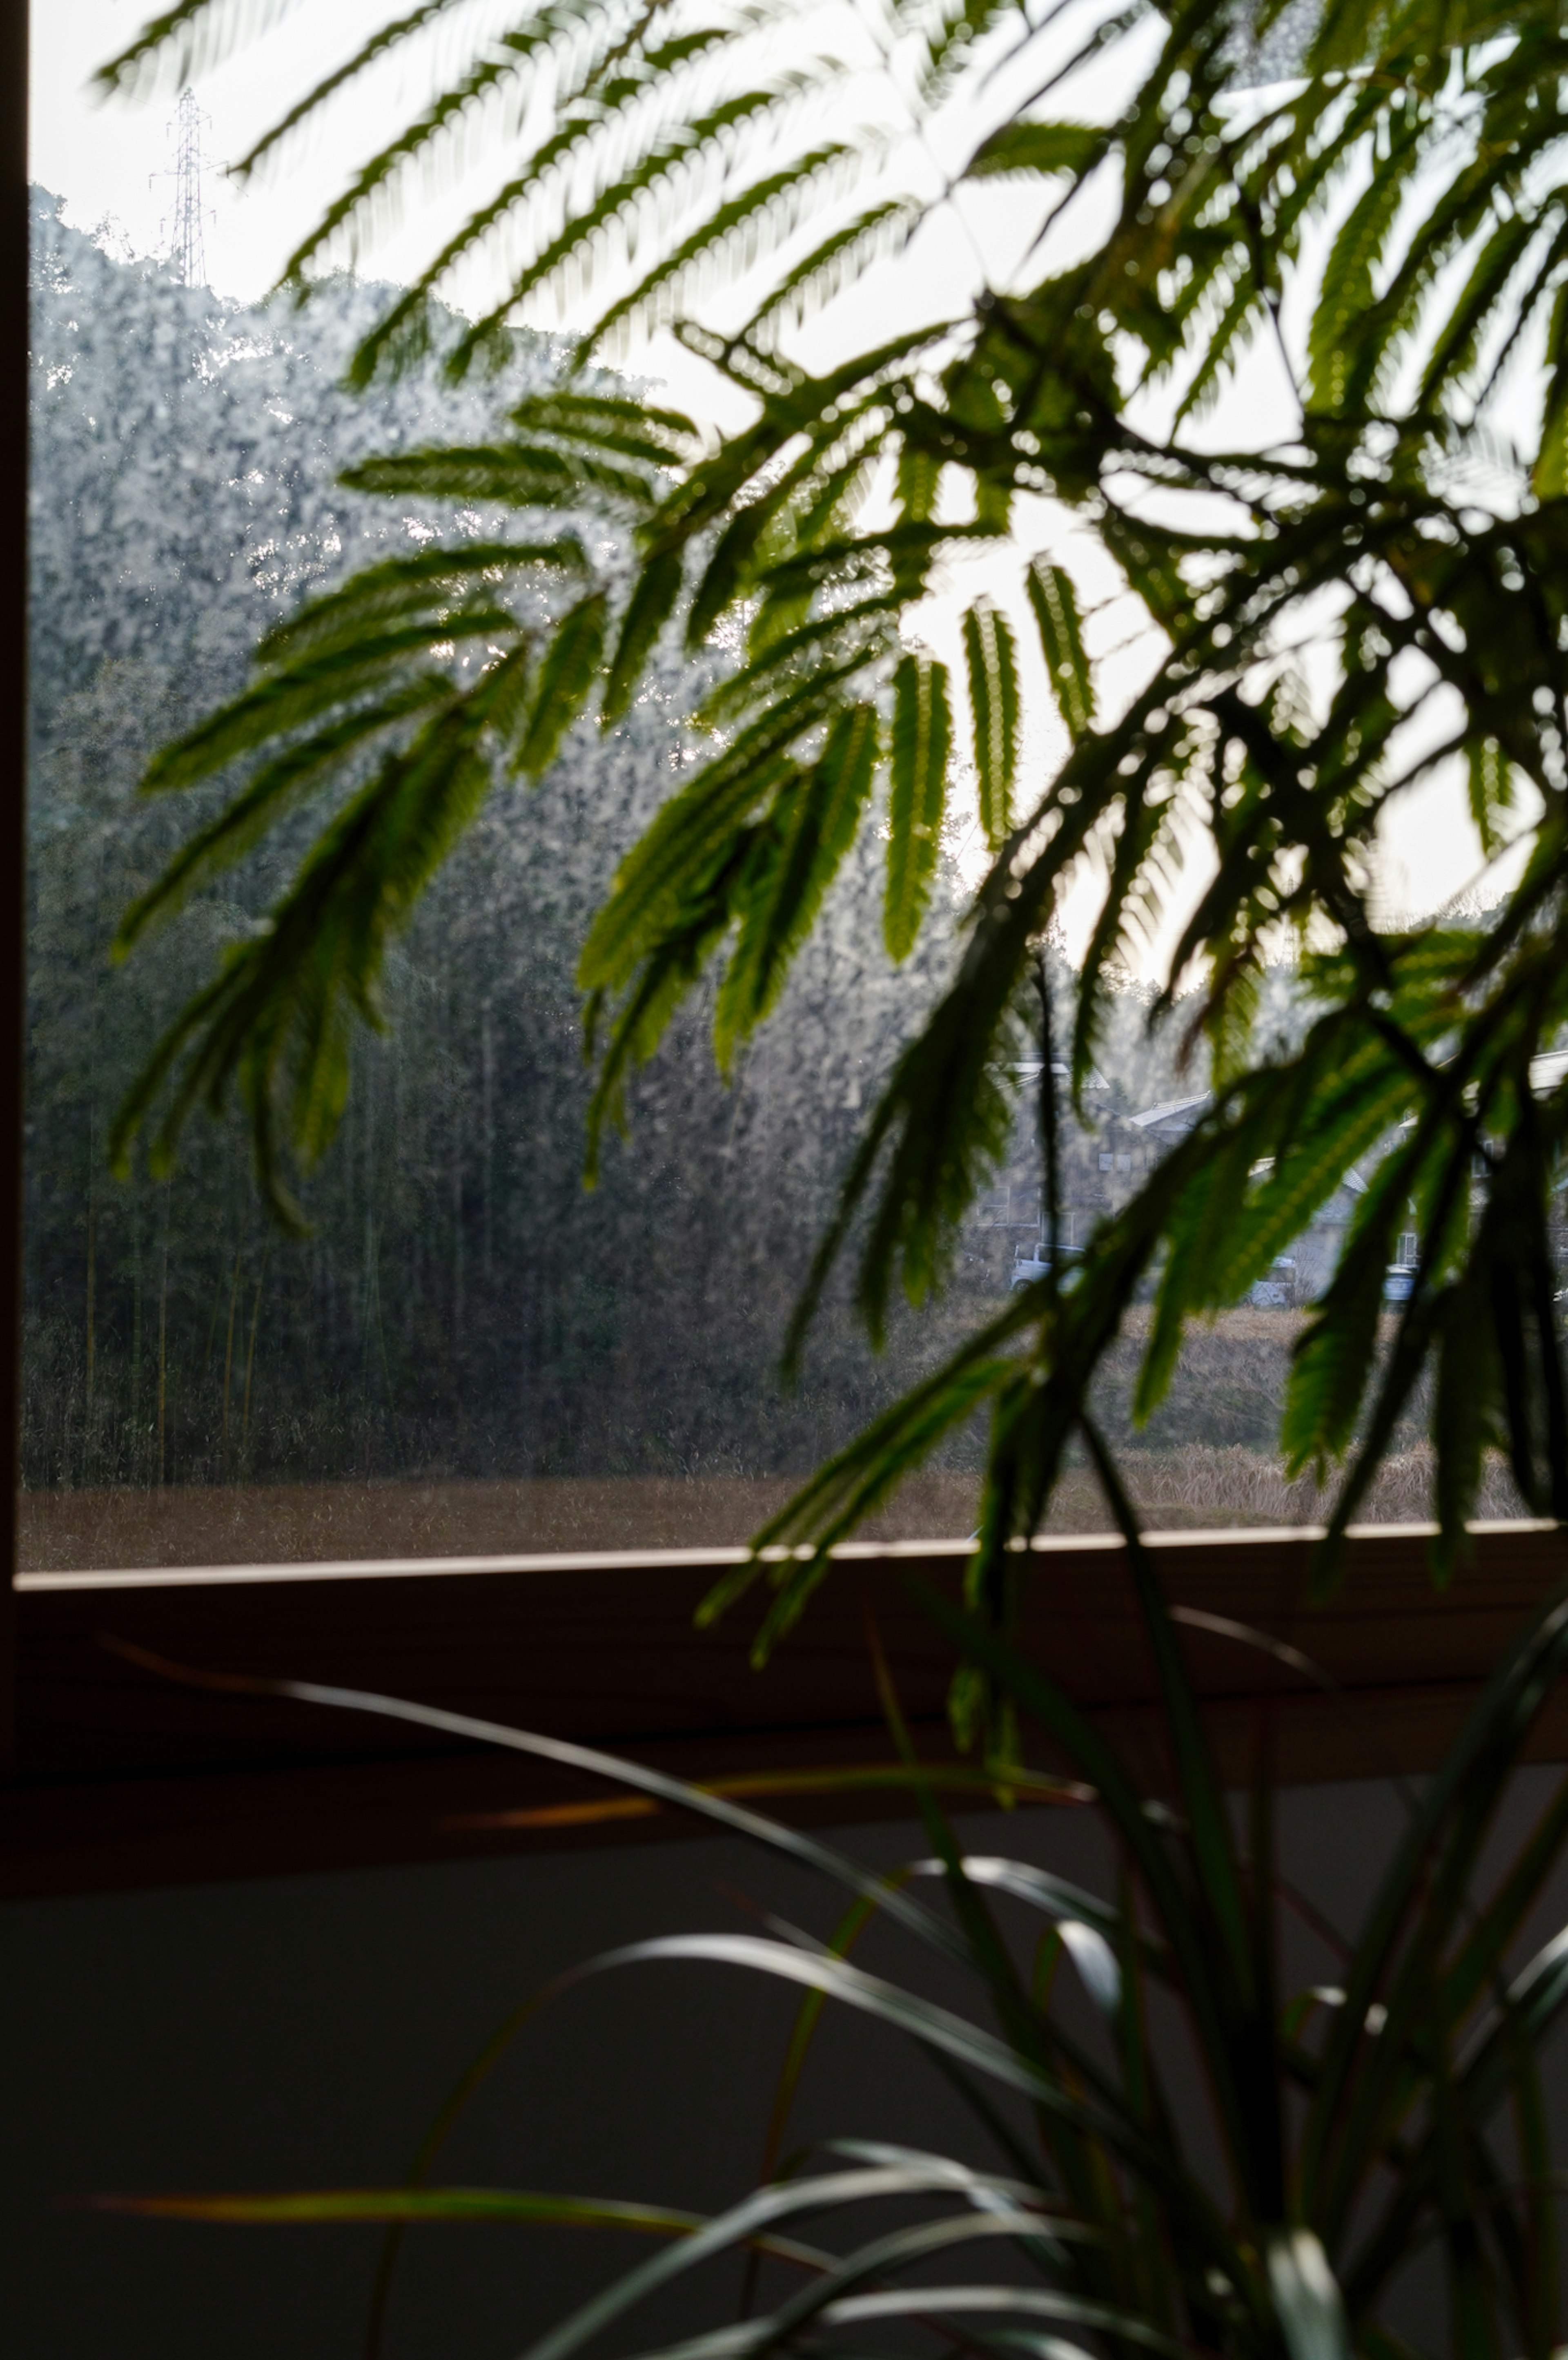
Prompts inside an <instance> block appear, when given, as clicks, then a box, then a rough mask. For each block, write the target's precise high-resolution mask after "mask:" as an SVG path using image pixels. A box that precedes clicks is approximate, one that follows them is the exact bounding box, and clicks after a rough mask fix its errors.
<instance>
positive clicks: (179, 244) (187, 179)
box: [151, 90, 212, 287]
mask: <svg viewBox="0 0 1568 2360" xmlns="http://www.w3.org/2000/svg"><path fill="white" fill-rule="evenodd" d="M211 128H212V117H211V116H210V115H204V114H203V113H202V111H201V108H200V107H199V106H198V105H197V104H196V93H195V92H194V91H193V90H182V91H181V92H180V111H179V113H178V114H177V115H175V118H174V120H173V122H172V123H171V124H170V125H169V137H170V138H171V139H172V141H173V143H174V163H173V166H172V169H170V170H169V171H167V172H161V173H159V172H155V173H154V174H153V175H152V176H151V177H152V178H153V179H154V180H172V181H173V182H174V213H173V217H172V219H169V218H167V217H166V218H165V220H164V221H163V222H162V224H160V231H161V235H162V239H163V249H164V252H165V254H166V255H167V256H168V257H169V261H170V262H171V263H172V264H173V266H174V268H175V270H176V271H177V272H178V274H179V278H180V285H181V286H182V287H205V285H206V284H207V255H206V246H205V242H204V239H203V235H202V224H203V223H204V222H206V221H209V220H211V219H212V213H211V210H210V208H208V207H207V206H205V205H203V203H202V202H201V176H202V174H203V172H204V171H205V170H206V168H207V158H206V153H205V150H204V148H203V146H202V135H203V133H204V132H206V131H209V130H211Z"/></svg>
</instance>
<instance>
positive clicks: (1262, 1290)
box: [1247, 1254, 1296, 1311]
mask: <svg viewBox="0 0 1568 2360" xmlns="http://www.w3.org/2000/svg"><path fill="white" fill-rule="evenodd" d="M1247 1301H1248V1303H1249V1304H1250V1305H1251V1306H1252V1308H1253V1309H1254V1310H1255V1311H1290V1310H1291V1309H1293V1308H1294V1306H1295V1301H1296V1265H1295V1262H1293V1261H1292V1259H1291V1257H1290V1255H1289V1254H1276V1255H1275V1257H1274V1260H1273V1262H1271V1263H1270V1264H1269V1275H1268V1277H1267V1278H1255V1279H1254V1280H1253V1282H1252V1284H1251V1285H1250V1286H1249V1287H1248V1288H1247Z"/></svg>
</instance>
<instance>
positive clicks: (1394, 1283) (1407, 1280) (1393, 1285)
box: [1383, 1262, 1416, 1303]
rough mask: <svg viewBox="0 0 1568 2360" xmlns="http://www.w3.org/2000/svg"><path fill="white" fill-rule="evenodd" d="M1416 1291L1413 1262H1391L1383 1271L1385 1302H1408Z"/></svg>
mask: <svg viewBox="0 0 1568 2360" xmlns="http://www.w3.org/2000/svg"><path fill="white" fill-rule="evenodd" d="M1415 1291H1416V1265H1415V1263H1414V1262H1390V1263H1389V1264H1388V1269H1387V1270H1386V1271H1385V1273H1383V1300H1384V1302H1385V1303H1408V1302H1409V1301H1410V1297H1411V1295H1413V1294H1414V1293H1415Z"/></svg>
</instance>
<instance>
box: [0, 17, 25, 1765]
mask: <svg viewBox="0 0 1568 2360" xmlns="http://www.w3.org/2000/svg"><path fill="white" fill-rule="evenodd" d="M27 343H28V338H27V0H0V1780H3V1779H4V1778H5V1776H6V1775H7V1774H8V1772H9V1770H10V1767H11V1763H12V1758H13V1747H14V1717H13V1711H14V1702H15V1697H16V1658H15V1630H14V1617H13V1614H12V1600H11V1591H10V1584H9V1579H8V1576H9V1573H10V1569H11V1568H12V1567H13V1566H14V1565H15V1563H16V1482H17V1477H18V1472H19V1466H20V1443H21V1406H22V1388H21V1375H22V1370H21V1338H22V1140H23V1129H22V1079H23V1069H24V1064H25V1052H24V1039H25V1036H24V1010H25V1006H26V965H25V952H24V941H25V930H26V922H27Z"/></svg>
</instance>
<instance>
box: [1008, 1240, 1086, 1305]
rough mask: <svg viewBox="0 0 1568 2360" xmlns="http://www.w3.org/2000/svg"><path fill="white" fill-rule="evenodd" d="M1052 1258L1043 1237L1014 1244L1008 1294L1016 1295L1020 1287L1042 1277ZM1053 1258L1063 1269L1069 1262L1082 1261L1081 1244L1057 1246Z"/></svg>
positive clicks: (1049, 1266) (1049, 1248) (1030, 1284)
mask: <svg viewBox="0 0 1568 2360" xmlns="http://www.w3.org/2000/svg"><path fill="white" fill-rule="evenodd" d="M1052 1259H1053V1256H1052V1251H1051V1247H1050V1246H1049V1245H1047V1243H1046V1241H1045V1240H1044V1239H1043V1238H1031V1239H1030V1240H1029V1244H1028V1245H1024V1246H1015V1247H1014V1248H1013V1274H1012V1276H1011V1278H1010V1279H1009V1280H1008V1281H1007V1292H1008V1294H1009V1295H1017V1293H1018V1290H1019V1288H1020V1287H1024V1286H1032V1285H1033V1284H1034V1283H1035V1280H1036V1279H1037V1278H1043V1277H1044V1276H1045V1273H1046V1272H1047V1271H1048V1270H1049V1269H1050V1268H1051V1262H1052ZM1054 1259H1055V1260H1056V1261H1058V1262H1061V1264H1062V1268H1063V1269H1064V1270H1065V1269H1066V1268H1067V1267H1068V1265H1069V1264H1070V1263H1072V1262H1082V1261H1083V1247H1082V1246H1058V1247H1057V1248H1056V1250H1055V1254H1054Z"/></svg>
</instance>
